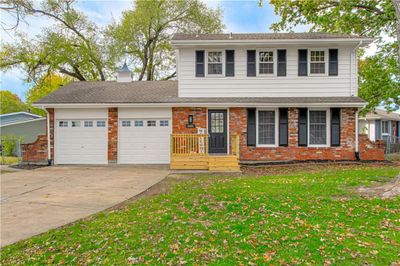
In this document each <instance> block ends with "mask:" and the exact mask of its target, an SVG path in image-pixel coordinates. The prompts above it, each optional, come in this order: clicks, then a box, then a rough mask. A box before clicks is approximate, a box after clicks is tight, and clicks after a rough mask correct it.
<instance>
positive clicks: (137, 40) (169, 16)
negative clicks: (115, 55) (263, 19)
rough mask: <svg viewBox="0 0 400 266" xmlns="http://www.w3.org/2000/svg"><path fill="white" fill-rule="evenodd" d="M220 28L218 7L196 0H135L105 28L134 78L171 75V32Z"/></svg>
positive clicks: (221, 27) (192, 31)
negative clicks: (208, 5)
mask: <svg viewBox="0 0 400 266" xmlns="http://www.w3.org/2000/svg"><path fill="white" fill-rule="evenodd" d="M223 28H224V26H223V24H222V21H221V11H220V10H219V9H217V10H213V9H209V8H208V7H207V6H206V5H205V4H204V3H202V2H200V1H199V0H184V1H183V0H179V1H167V0H160V1H146V0H138V1H135V3H134V6H133V9H132V10H127V11H125V12H124V13H123V15H122V20H121V21H120V22H118V23H113V24H112V25H111V26H110V27H109V29H108V32H109V34H110V35H111V36H112V38H111V39H112V40H113V41H114V42H113V46H115V47H118V49H117V51H119V52H120V56H124V54H126V55H127V56H129V58H130V63H131V66H132V69H133V71H134V73H136V76H137V79H138V80H143V79H146V80H154V79H169V78H172V77H175V73H176V70H175V66H174V55H173V49H172V47H171V44H170V41H171V37H172V35H173V34H174V33H176V32H185V33H197V32H198V33H200V32H201V33H217V32H221V31H222V29H223Z"/></svg>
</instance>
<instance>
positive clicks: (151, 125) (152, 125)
mask: <svg viewBox="0 0 400 266" xmlns="http://www.w3.org/2000/svg"><path fill="white" fill-rule="evenodd" d="M147 126H148V127H155V126H156V121H154V120H149V121H147Z"/></svg>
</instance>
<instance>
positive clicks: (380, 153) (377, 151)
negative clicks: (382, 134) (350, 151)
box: [358, 134, 385, 161]
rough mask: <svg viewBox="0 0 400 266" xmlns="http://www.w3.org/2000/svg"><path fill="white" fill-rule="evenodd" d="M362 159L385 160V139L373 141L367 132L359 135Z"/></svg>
mask: <svg viewBox="0 0 400 266" xmlns="http://www.w3.org/2000/svg"><path fill="white" fill-rule="evenodd" d="M358 142H359V152H360V159H361V160H364V161H375V160H379V161H383V160H385V143H384V142H383V140H377V141H374V142H372V141H371V140H370V139H369V138H368V135H367V134H360V135H358Z"/></svg>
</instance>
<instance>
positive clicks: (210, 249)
mask: <svg viewBox="0 0 400 266" xmlns="http://www.w3.org/2000/svg"><path fill="white" fill-rule="evenodd" d="M399 170H400V168H399V167H394V166H373V167H366V166H351V167H346V168H343V169H342V168H341V167H334V168H327V169H322V170H319V171H317V172H311V173H307V172H296V173H292V174H284V175H275V176H261V177H251V176H250V177H218V176H210V175H207V176H205V175H204V176H197V177H194V178H192V179H189V180H187V181H183V182H180V183H178V184H176V185H175V186H174V187H173V188H172V190H171V191H170V192H169V193H167V194H163V195H158V196H153V197H150V198H145V199H141V200H139V201H136V202H134V203H131V204H129V205H128V206H126V207H125V208H123V209H120V210H115V211H111V212H104V213H101V214H98V215H96V216H94V217H93V218H91V219H88V220H85V221H80V222H78V223H76V224H74V225H71V226H67V227H64V228H61V229H57V230H52V231H50V232H48V233H45V234H43V235H39V236H36V237H33V238H31V239H28V240H26V241H22V242H20V243H17V244H14V245H11V246H7V247H5V248H4V249H3V250H2V251H1V261H0V262H1V264H2V265H9V264H13V265H14V264H38V265H39V264H45V263H53V264H107V265H109V264H133V263H139V264H151V265H154V264H171V265H177V264H213V265H230V264H264V263H267V264H268V263H269V264H273V265H275V264H278V265H280V264H290V265H295V264H319V265H321V264H325V265H331V264H333V265H350V264H356V265H360V264H364V263H365V264H373V265H390V264H393V265H396V263H400V208H399V206H400V198H399V197H397V198H394V199H388V200H382V199H366V198H361V197H360V196H358V195H356V194H353V193H352V191H354V189H353V188H354V187H355V186H359V185H368V184H371V183H373V182H385V181H387V180H389V179H390V178H392V177H394V176H396V175H397V174H399Z"/></svg>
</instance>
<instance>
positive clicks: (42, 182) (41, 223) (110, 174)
mask: <svg viewBox="0 0 400 266" xmlns="http://www.w3.org/2000/svg"><path fill="white" fill-rule="evenodd" d="M168 173H169V170H168V168H167V167H160V166H159V167H144V166H143V167H139V166H53V167H45V168H39V169H35V170H25V171H19V172H15V173H6V174H2V175H1V203H0V208H1V228H0V230H1V246H5V245H8V244H11V243H15V242H17V241H19V240H22V239H25V238H29V237H31V236H34V235H37V234H40V233H43V232H46V231H48V230H49V229H52V228H57V227H59V226H62V225H65V224H68V223H70V222H73V221H75V220H78V219H80V218H84V217H86V216H89V215H91V214H94V213H96V212H99V211H102V210H104V209H107V208H109V207H112V206H114V205H116V204H118V203H120V202H122V201H124V200H127V199H129V198H131V197H133V196H135V195H137V194H139V193H141V192H143V191H145V190H146V189H148V188H149V187H151V186H152V185H154V184H156V183H158V182H159V181H161V180H162V179H163V178H165V177H166V176H167V175H168Z"/></svg>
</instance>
